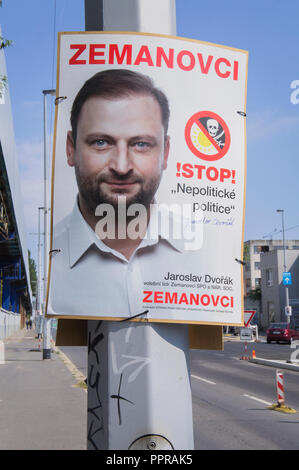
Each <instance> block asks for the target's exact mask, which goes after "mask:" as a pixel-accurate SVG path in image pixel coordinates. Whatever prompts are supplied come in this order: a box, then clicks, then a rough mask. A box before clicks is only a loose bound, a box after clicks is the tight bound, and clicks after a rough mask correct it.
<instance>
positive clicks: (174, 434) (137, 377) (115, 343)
mask: <svg viewBox="0 0 299 470" xmlns="http://www.w3.org/2000/svg"><path fill="white" fill-rule="evenodd" d="M85 21H86V23H85V29H86V30H87V31H92V30H93V31H95V30H106V31H108V30H112V31H136V32H137V31H140V32H150V33H157V34H169V35H175V34H176V17H175V0H163V1H161V0H151V1H147V0H145V1H142V0H121V1H119V0H102V1H100V0H85ZM116 295H117V293H116ZM140 313H141V312H140ZM88 323H89V324H88V430H87V432H88V436H87V438H88V449H108V450H111V449H114V450H117V449H119V450H121V449H124V450H127V449H130V450H139V449H141V450H142V449H145V450H146V449H148V450H156V451H160V450H167V449H169V450H171V449H189V450H190V449H193V447H194V440H193V420H192V397H191V386H190V382H191V381H190V370H189V337H188V327H187V325H174V324H158V323H133V322H109V321H95V320H93V321H89V322H88Z"/></svg>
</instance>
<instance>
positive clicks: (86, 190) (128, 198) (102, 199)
mask: <svg viewBox="0 0 299 470" xmlns="http://www.w3.org/2000/svg"><path fill="white" fill-rule="evenodd" d="M75 173H76V179H77V185H78V189H79V194H80V197H81V198H83V200H84V203H85V207H86V208H88V211H89V213H90V214H92V215H95V211H96V208H97V207H98V206H99V205H100V204H110V205H111V206H112V207H113V208H114V209H115V210H116V209H117V208H118V205H119V204H120V203H121V204H126V206H127V207H129V206H131V205H132V204H142V205H143V206H144V207H145V208H149V206H150V204H151V202H152V201H153V199H154V196H155V194H156V192H157V189H158V187H159V184H160V181H161V177H162V175H161V174H160V175H158V176H157V177H155V178H151V179H149V180H147V181H144V179H143V178H141V177H139V176H136V177H135V176H133V175H130V176H127V175H124V176H119V175H118V176H117V177H114V178H113V177H105V176H93V177H84V176H82V175H81V174H80V171H79V170H78V168H77V167H76V168H75ZM112 180H113V181H117V182H121V183H130V182H132V181H133V182H134V183H137V184H139V190H138V191H137V192H136V193H135V194H133V195H130V194H127V192H126V191H125V190H123V189H122V188H118V189H116V188H115V189H114V190H113V194H111V191H110V194H107V193H106V191H105V190H103V188H102V185H103V183H108V182H109V181H112Z"/></svg>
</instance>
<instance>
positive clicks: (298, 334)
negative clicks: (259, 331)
mask: <svg viewBox="0 0 299 470" xmlns="http://www.w3.org/2000/svg"><path fill="white" fill-rule="evenodd" d="M292 339H293V340H296V339H299V331H297V330H294V329H292V328H291V327H290V324H289V323H271V325H270V327H269V328H268V330H267V343H271V341H276V343H279V341H284V342H286V343H288V344H291V341H292Z"/></svg>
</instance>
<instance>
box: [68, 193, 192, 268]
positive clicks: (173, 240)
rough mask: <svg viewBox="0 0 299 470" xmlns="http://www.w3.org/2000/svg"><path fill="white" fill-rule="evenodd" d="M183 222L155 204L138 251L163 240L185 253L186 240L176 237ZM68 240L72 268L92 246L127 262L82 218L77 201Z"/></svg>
mask: <svg viewBox="0 0 299 470" xmlns="http://www.w3.org/2000/svg"><path fill="white" fill-rule="evenodd" d="M163 218H164V221H165V223H164V224H163V223H161V220H162V219H163ZM181 222H182V221H181V219H180V218H179V217H178V216H176V215H175V214H173V213H172V212H170V211H169V210H168V209H166V208H164V207H163V206H161V205H159V204H153V205H152V206H151V217H150V222H149V224H148V228H147V232H146V235H145V237H144V238H143V240H142V241H141V243H140V245H139V246H138V247H137V249H136V250H139V249H140V248H145V247H147V246H152V245H155V244H157V243H158V242H159V241H160V239H163V240H165V241H166V242H167V243H168V244H169V245H171V246H172V247H173V248H174V249H175V250H177V251H179V252H182V251H184V240H183V239H182V238H178V237H176V236H175V234H178V233H179V229H180V227H179V225H178V224H181ZM68 240H69V256H70V260H69V261H70V267H71V268H72V267H73V266H74V265H75V264H76V263H77V261H78V260H79V259H80V258H81V256H83V255H84V254H85V253H86V251H87V250H88V249H89V248H90V247H91V246H92V245H95V246H97V247H98V249H99V250H101V251H103V252H106V253H110V254H113V255H115V256H116V257H118V258H120V259H122V260H123V261H127V259H126V258H125V257H124V256H123V255H122V254H121V253H119V252H117V251H115V250H113V249H112V248H110V247H108V246H107V245H106V244H105V243H104V242H102V240H101V239H100V238H99V237H98V236H97V235H96V233H95V232H94V230H93V229H92V228H91V227H90V225H89V224H88V223H87V222H86V221H85V219H84V217H83V216H82V214H81V212H80V209H79V207H78V202H77V199H76V202H75V204H74V208H73V210H72V212H71V214H70V218H69V222H68Z"/></svg>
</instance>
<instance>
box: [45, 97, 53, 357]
mask: <svg viewBox="0 0 299 470" xmlns="http://www.w3.org/2000/svg"><path fill="white" fill-rule="evenodd" d="M55 94H56V90H43V95H44V293H43V313H44V315H43V319H44V322H43V323H44V325H43V359H51V320H50V319H47V318H46V317H45V312H46V296H47V277H48V212H49V209H48V171H47V166H48V159H47V135H48V128H47V95H52V96H55Z"/></svg>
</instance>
